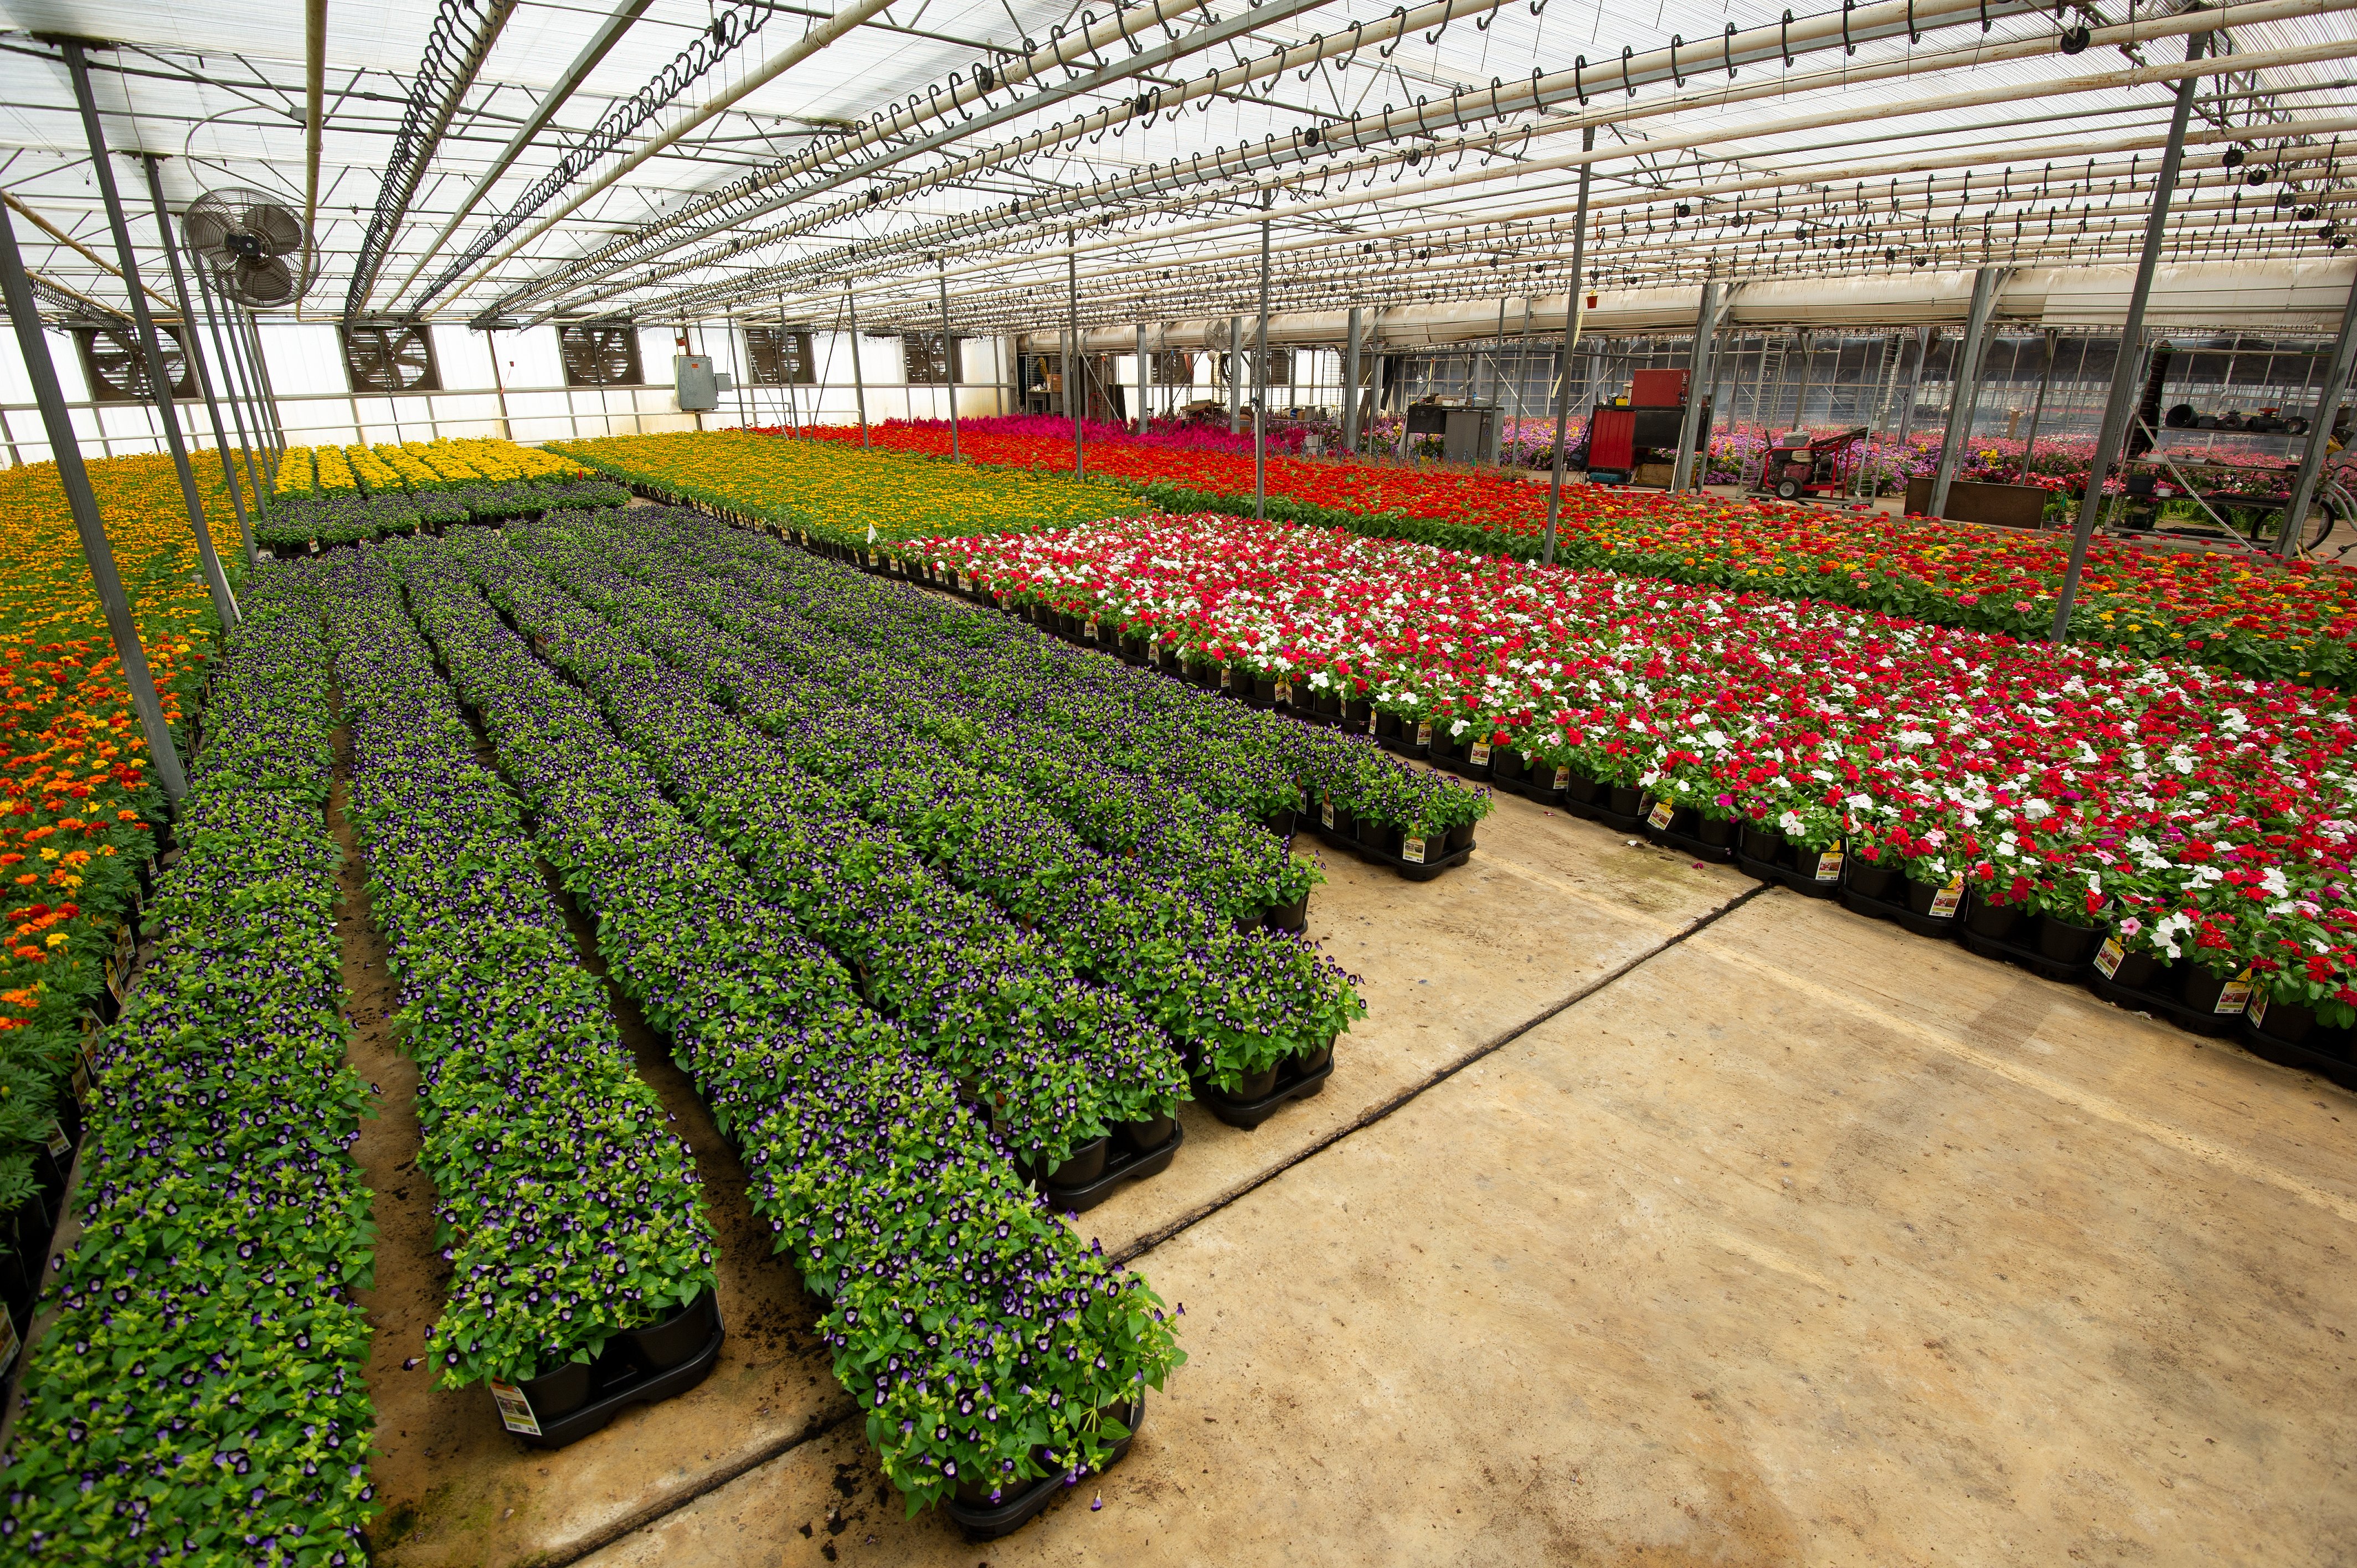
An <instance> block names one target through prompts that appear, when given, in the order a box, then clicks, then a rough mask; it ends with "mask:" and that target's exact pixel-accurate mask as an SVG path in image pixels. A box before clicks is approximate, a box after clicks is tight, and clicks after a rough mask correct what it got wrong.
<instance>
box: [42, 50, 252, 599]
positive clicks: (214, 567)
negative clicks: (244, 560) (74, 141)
mask: <svg viewBox="0 0 2357 1568" xmlns="http://www.w3.org/2000/svg"><path fill="white" fill-rule="evenodd" d="M62 47H63V48H64V50H65V57H66V68H67V70H68V71H69V72H70V74H71V76H72V77H73V90H74V102H75V103H76V105H78V106H79V107H80V109H81V129H82V136H83V138H84V139H85V140H86V141H88V142H89V144H90V161H91V169H92V171H93V172H94V173H95V174H96V175H97V177H98V193H99V196H100V197H101V198H102V199H103V200H104V202H105V204H106V223H107V227H108V228H109V229H111V230H112V231H113V233H114V250H115V257H116V260H117V261H118V262H119V263H121V267H122V272H123V282H124V288H125V290H126V291H127V292H128V293H129V295H130V296H131V318H132V325H133V326H134V327H135V328H136V329H137V331H138V334H139V347H140V350H141V353H142V354H143V356H144V357H145V360H146V361H147V381H148V385H149V387H150V388H151V389H152V390H153V392H155V396H156V417H157V418H158V419H159V420H160V421H161V422H162V424H163V426H164V445H165V446H167V447H169V448H170V449H171V453H172V468H173V471H174V472H175V473H176V474H178V476H179V479H180V496H181V499H184V500H185V501H187V502H188V527H189V529H190V531H191V532H194V533H195V534H196V536H197V559H198V561H199V564H201V565H202V566H203V568H204V574H205V587H206V589H207V591H208V592H210V594H211V596H212V601H213V613H214V614H215V615H217V616H219V617H220V618H221V626H222V628H224V629H231V628H235V627H236V625H237V596H236V595H234V594H232V593H231V592H230V588H229V577H228V575H227V574H225V573H224V572H222V570H221V556H220V555H219V554H217V553H215V552H214V550H213V536H212V531H211V530H210V529H209V528H207V527H206V526H205V503H204V501H203V500H202V499H200V498H199V496H198V495H197V476H196V470H195V469H193V468H192V467H189V465H188V444H187V443H186V442H185V441H183V440H182V439H181V438H180V411H179V410H178V408H177V407H176V406H174V403H173V401H172V376H171V371H170V369H169V368H168V367H167V365H166V364H165V362H164V345H163V342H162V339H161V338H158V337H157V336H156V318H155V317H153V316H152V315H150V314H149V313H148V310H147V295H146V292H145V290H144V289H143V288H142V287H141V286H140V283H139V257H138V255H137V253H136V252H134V251H133V250H132V248H131V224H130V221H129V220H127V219H126V218H125V217H124V213H123V196H122V193H121V192H120V191H118V190H116V189H115V188H114V166H113V161H112V160H111V158H110V157H109V156H108V154H107V150H106V133H105V132H104V131H102V130H101V129H100V128H99V124H98V102H97V100H96V99H95V98H93V97H92V96H91V91H90V62H89V60H87V59H84V58H83V55H82V46H81V39H79V38H67V39H65V40H64V42H63V45H62ZM180 329H181V331H182V332H184V333H186V334H187V335H188V337H190V338H194V337H195V335H196V327H195V324H194V323H193V322H190V321H188V320H185V319H184V320H182V322H181V323H180ZM183 351H184V352H188V353H190V354H193V353H194V351H195V345H194V344H193V343H189V344H185V345H183ZM194 362H195V361H194V360H190V363H191V364H193V363H194Z"/></svg>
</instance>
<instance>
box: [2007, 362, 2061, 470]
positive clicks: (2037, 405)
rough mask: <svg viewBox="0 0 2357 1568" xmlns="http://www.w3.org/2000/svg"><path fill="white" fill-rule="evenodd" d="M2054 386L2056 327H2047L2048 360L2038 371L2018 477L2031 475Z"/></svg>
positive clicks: (2023, 441)
mask: <svg viewBox="0 0 2357 1568" xmlns="http://www.w3.org/2000/svg"><path fill="white" fill-rule="evenodd" d="M2053 386H2054V328H2051V327H2049V328H2047V329H2046V361H2045V363H2044V365H2043V366H2041V367H2040V370H2039V372H2038V397H2037V399H2036V401H2034V402H2032V403H2030V405H2029V435H2027V436H2025V437H2023V439H2022V443H2021V472H2020V473H2019V474H2018V475H2017V476H2016V478H2025V479H2026V478H2029V457H2030V454H2032V453H2033V452H2035V451H2037V450H2038V426H2039V425H2040V424H2041V423H2042V422H2043V421H2044V420H2045V418H2046V394H2047V393H2048V392H2050V391H2051V390H2052V389H2053Z"/></svg>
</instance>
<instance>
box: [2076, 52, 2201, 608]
mask: <svg viewBox="0 0 2357 1568" xmlns="http://www.w3.org/2000/svg"><path fill="white" fill-rule="evenodd" d="M2209 41H2210V35H2209V34H2207V33H2195V34H2194V35H2193V36H2192V37H2190V38H2187V39H2186V40H2185V58H2186V59H2187V60H2188V61H2189V62H2190V61H2193V60H2198V59H2201V51H2202V49H2203V48H2205V47H2206V46H2207V45H2208V43H2209ZM2201 80H2202V79H2201V77H2198V76H2194V75H2191V74H2190V73H2189V74H2188V75H2187V76H2186V77H2185V78H2184V80H2182V81H2179V83H2178V84H2177V107H2176V109H2175V110H2174V111H2173V112H2172V113H2170V115H2169V145H2168V147H2167V148H2166V149H2165V150H2164V151H2163V152H2162V153H2161V155H2160V172H2159V173H2158V175H2156V176H2155V177H2154V178H2153V182H2152V211H2151V212H2150V213H2149V214H2147V217H2146V219H2145V225H2144V254H2143V255H2142V257H2141V258H2139V259H2138V261H2137V263H2136V286H2135V287H2134V288H2133V289H2132V290H2130V291H2129V294H2128V314H2127V319H2126V321H2124V322H2123V323H2121V325H2120V351H2119V354H2118V356H2117V357H2116V358H2115V360H2113V363H2112V393H2111V396H2110V397H2109V398H2108V399H2107V400H2105V402H2104V424H2103V428H2102V431H2101V433H2100V434H2098V435H2096V437H2095V456H2094V460H2093V462H2091V463H2089V464H2088V465H2087V493H2086V494H2085V495H2084V496H2083V497H2082V498H2081V499H2080V502H2079V523H2078V526H2077V527H2076V528H2075V529H2073V530H2072V535H2071V564H2070V565H2069V566H2068V567H2067V568H2065V569H2064V571H2063V574H2062V591H2061V594H2060V595H2059V596H2056V598H2055V601H2054V625H2053V627H2052V628H2051V630H2052V636H2053V639H2054V640H2055V641H2057V642H2061V640H2063V639H2065V638H2067V637H2068V636H2070V634H2071V607H2072V604H2073V603H2074V602H2076V600H2077V599H2078V597H2079V579H2080V577H2082V576H2083V575H2085V573H2086V570H2087V548H2088V546H2089V545H2091V544H2093V542H2094V539H2095V521H2096V519H2097V518H2099V517H2101V516H2102V515H2103V510H2104V481H2105V480H2107V479H2109V478H2111V473H2112V464H2113V462H2114V460H2115V459H2116V458H2117V457H2118V456H2119V454H2120V443H2121V440H2122V438H2123V437H2124V436H2125V435H2126V432H2127V424H2128V410H2129V408H2130V406H2131V405H2132V404H2133V403H2134V402H2135V399H2136V372H2137V371H2138V370H2139V369H2141V367H2142V362H2143V360H2144V355H2143V354H2142V353H2141V352H2140V349H2142V346H2143V343H2144V308H2145V304H2146V302H2147V301H2148V300H2149V299H2150V298H2151V297H2152V274H2153V272H2154V269H2155V268H2157V267H2158V266H2159V264H2160V242H2161V239H2162V236H2163V235H2164V234H2165V233H2166V232H2167V231H2168V228H2169V197H2170V195H2171V194H2172V193H2174V192H2175V190H2176V188H2177V171H2178V170H2179V168H2180V167H2182V166H2183V165H2184V163H2185V126H2186V123H2187V122H2188V121H2189V120H2190V119H2191V118H2192V117H2193V100H2194V97H2195V95H2196V94H2197V93H2199V92H2200V91H2201Z"/></svg>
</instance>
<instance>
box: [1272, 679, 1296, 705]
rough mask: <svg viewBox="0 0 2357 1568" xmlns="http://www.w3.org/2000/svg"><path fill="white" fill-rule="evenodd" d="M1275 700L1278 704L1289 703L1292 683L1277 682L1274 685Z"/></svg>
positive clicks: (1291, 698) (1291, 699)
mask: <svg viewBox="0 0 2357 1568" xmlns="http://www.w3.org/2000/svg"><path fill="white" fill-rule="evenodd" d="M1276 700H1277V701H1278V702H1280V703H1291V702H1292V701H1293V682H1290V681H1279V682H1277V683H1276Z"/></svg>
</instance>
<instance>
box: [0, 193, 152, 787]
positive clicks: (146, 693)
mask: <svg viewBox="0 0 2357 1568" xmlns="http://www.w3.org/2000/svg"><path fill="white" fill-rule="evenodd" d="M135 292H136V291H135ZM0 299H5V302H6V304H7V306H8V321H9V324H10V325H11V326H13V327H14V328H16V347H17V349H18V351H19V352H20V353H22V355H23V356H24V360H25V369H26V371H27V374H28V375H29V377H30V378H31V381H32V383H33V401H34V403H37V404H38V405H39V408H40V411H41V424H42V426H43V427H44V428H45V429H46V430H48V436H49V452H50V455H51V456H54V457H55V458H56V459H57V464H58V483H59V488H60V489H63V490H64V491H65V493H66V510H68V511H70V512H71V513H72V514H73V521H74V532H75V533H76V534H77V535H78V536H80V538H81V554H82V560H83V561H84V562H85V563H87V564H88V565H89V567H90V580H91V584H92V585H94V586H95V587H96V588H97V589H98V602H99V607H101V608H102V610H104V612H105V614H106V629H107V631H108V632H109V633H110V634H111V635H112V636H113V639H114V652H115V657H116V658H118V659H119V660H122V662H123V679H124V684H125V685H127V686H129V687H130V688H131V706H132V711H133V712H135V713H136V714H138V715H139V728H140V730H141V732H142V733H143V734H145V736H146V737H147V751H148V755H149V756H150V757H151V758H152V759H153V760H154V762H155V767H156V782H157V783H158V784H160V785H162V786H163V789H164V793H165V795H166V797H167V798H168V799H169V800H171V801H172V802H173V804H174V805H175V806H177V805H178V803H179V800H180V798H181V797H182V796H184V795H186V794H187V793H188V775H187V774H186V773H185V772H184V771H182V769H181V768H180V754H179V751H178V749H177V748H176V747H175V746H173V744H172V725H171V723H170V721H169V720H167V719H166V718H165V717H164V704H163V703H161V702H159V701H158V700H157V699H156V677H155V675H154V673H153V672H152V671H149V669H148V668H147V653H146V650H145V649H144V648H142V647H141V646H140V644H139V623H138V622H137V621H135V620H134V619H133V618H132V615H131V601H130V599H129V597H128V596H125V595H124V591H123V577H122V575H121V574H120V573H118V572H117V571H116V570H115V567H114V547H113V545H111V544H109V543H108V542H106V523H105V521H104V520H103V519H102V517H100V515H99V510H98V497H97V496H96V495H95V494H94V493H92V491H91V488H90V475H89V474H88V473H87V472H86V471H85V470H84V469H83V467H82V466H81V446H79V445H78V444H77V443H76V441H75V439H74V431H73V416H72V415H71V414H70V413H68V412H67V410H66V400H65V394H64V393H63V392H59V390H58V371H57V366H56V365H55V364H53V363H52V362H51V361H50V360H49V344H48V337H47V335H46V334H44V333H43V332H42V330H41V316H40V306H38V304H37V303H36V302H35V300H34V298H33V282H32V279H30V278H28V277H27V276H26V275H25V258H24V257H23V256H22V255H20V254H19V253H18V252H17V250H16V228H15V226H14V225H13V224H12V223H11V222H10V221H9V219H8V213H7V209H5V207H0Z"/></svg>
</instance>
